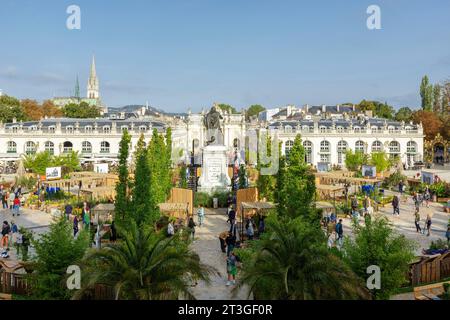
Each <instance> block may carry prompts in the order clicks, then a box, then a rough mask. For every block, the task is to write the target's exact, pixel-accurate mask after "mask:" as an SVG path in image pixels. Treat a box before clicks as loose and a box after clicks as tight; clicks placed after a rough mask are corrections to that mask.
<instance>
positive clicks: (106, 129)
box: [103, 126, 111, 134]
mask: <svg viewBox="0 0 450 320" xmlns="http://www.w3.org/2000/svg"><path fill="white" fill-rule="evenodd" d="M110 132H111V128H110V127H109V126H104V127H103V133H105V134H109V133H110Z"/></svg>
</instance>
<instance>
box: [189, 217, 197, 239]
mask: <svg viewBox="0 0 450 320" xmlns="http://www.w3.org/2000/svg"><path fill="white" fill-rule="evenodd" d="M195 226H196V224H195V222H194V219H193V218H192V217H190V218H189V223H188V227H189V232H190V233H191V235H192V241H194V237H195Z"/></svg>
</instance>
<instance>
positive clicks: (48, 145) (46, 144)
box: [44, 141, 55, 155]
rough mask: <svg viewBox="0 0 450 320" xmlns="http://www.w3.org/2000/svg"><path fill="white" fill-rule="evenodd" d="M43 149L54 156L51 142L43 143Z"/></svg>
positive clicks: (53, 147)
mask: <svg viewBox="0 0 450 320" xmlns="http://www.w3.org/2000/svg"><path fill="white" fill-rule="evenodd" d="M44 149H45V151H47V152H48V153H50V154H51V155H54V154H55V144H54V143H53V142H51V141H47V142H45V144H44Z"/></svg>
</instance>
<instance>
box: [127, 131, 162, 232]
mask: <svg viewBox="0 0 450 320" xmlns="http://www.w3.org/2000/svg"><path fill="white" fill-rule="evenodd" d="M135 162H136V165H135V167H136V170H135V172H134V186H133V199H132V208H133V216H134V220H135V221H136V223H137V224H138V226H140V225H143V224H144V223H153V222H155V221H156V219H157V218H158V212H157V210H156V205H155V200H154V195H153V194H152V192H151V185H152V179H153V177H152V175H151V169H150V166H149V161H148V152H147V149H146V148H145V146H144V135H141V137H140V138H139V141H138V144H137V148H136V153H135Z"/></svg>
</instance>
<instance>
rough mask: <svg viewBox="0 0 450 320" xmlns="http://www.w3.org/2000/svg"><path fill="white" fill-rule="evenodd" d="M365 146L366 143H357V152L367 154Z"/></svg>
mask: <svg viewBox="0 0 450 320" xmlns="http://www.w3.org/2000/svg"><path fill="white" fill-rule="evenodd" d="M364 149H365V145H364V141H361V140H358V141H356V143H355V152H363V153H364V152H365V150H364Z"/></svg>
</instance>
